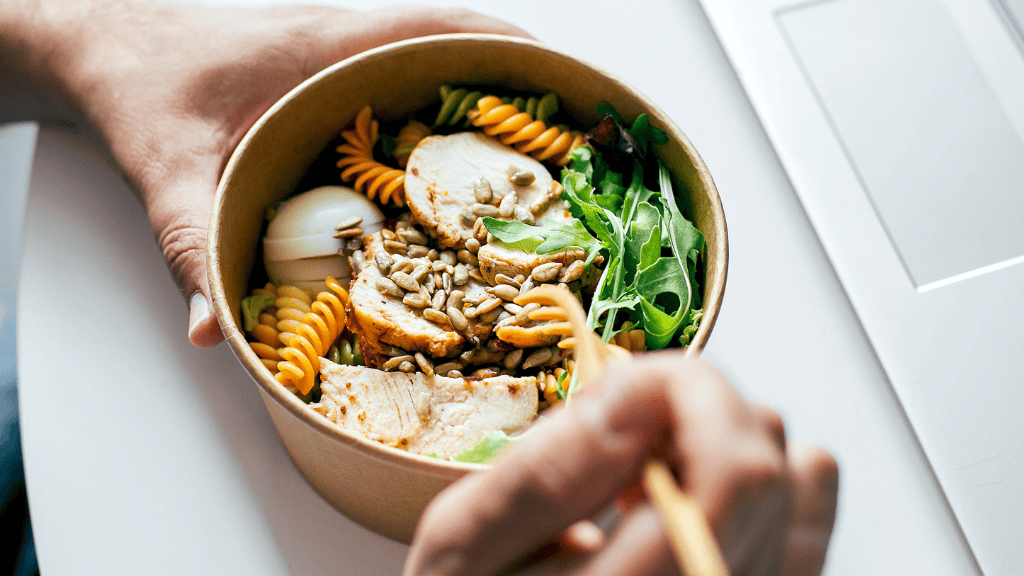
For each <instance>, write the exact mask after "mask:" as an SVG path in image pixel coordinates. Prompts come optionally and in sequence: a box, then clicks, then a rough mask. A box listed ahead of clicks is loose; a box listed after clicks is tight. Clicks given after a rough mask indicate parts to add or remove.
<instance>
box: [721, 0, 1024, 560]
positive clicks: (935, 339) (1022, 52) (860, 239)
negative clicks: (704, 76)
mask: <svg viewBox="0 0 1024 576" xmlns="http://www.w3.org/2000/svg"><path fill="white" fill-rule="evenodd" d="M701 2H702V4H703V6H704V9H705V12H706V13H707V15H708V18H709V19H710V21H711V23H712V25H713V27H714V28H715V31H716V33H717V35H718V37H719V39H720V40H721V42H722V44H723V46H724V48H725V51H726V53H727V54H728V56H729V58H730V60H731V62H732V65H733V66H734V68H735V69H736V72H737V75H738V76H739V79H740V81H741V82H742V84H743V86H744V88H745V90H746V92H747V94H748V95H749V97H750V99H751V102H752V104H753V106H754V108H755V110H756V112H757V114H758V116H759V117H760V120H761V122H762V124H763V125H764V128H765V130H766V132H767V134H768V136H769V138H770V139H771V142H772V145H773V146H774V147H775V150H776V152H777V153H778V156H779V158H780V160H781V162H782V164H783V166H784V167H785V169H786V171H787V173H788V175H789V178H790V180H791V181H792V183H793V186H794V188H795V190H796V192H797V195H798V196H799V198H800V201H801V203H802V204H803V206H804V208H805V210H806V212H807V214H808V216H809V218H810V220H811V222H812V224H813V226H814V228H815V230H816V232H817V234H818V236H819V237H820V239H821V242H822V244H823V245H824V247H825V250H826V252H827V254H828V256H829V259H830V260H831V262H832V264H833V266H834V268H835V270H836V272H837V274H838V276H839V279H840V281H841V282H842V284H843V287H844V288H845V290H846V292H847V294H848V295H849V298H850V301H851V302H852V304H853V307H854V309H855V310H856V313H857V315H858V317H859V319H860V321H861V323H862V324H863V326H864V329H865V331H866V333H867V335H868V338H869V339H870V341H871V344H872V346H873V347H874V349H875V351H876V353H877V355H878V357H879V359H880V361H881V363H882V366H883V367H884V369H885V371H886V373H887V375H888V377H889V380H890V382H891V383H892V386H893V388H894V390H895V392H896V394H897V396H898V398H899V400H900V403H901V404H902V406H903V408H904V410H905V412H906V414H907V416H908V418H909V420H910V422H911V424H912V426H913V428H914V431H915V433H916V434H917V436H918V439H919V441H920V443H921V445H922V447H923V449H924V451H925V453H926V455H927V457H928V460H929V462H930V463H931V466H932V468H933V469H934V472H935V475H936V477H937V478H938V480H939V483H940V485H941V487H942V490H943V493H944V494H945V496H946V498H947V500H948V502H949V505H950V507H951V509H952V510H953V513H954V515H955V516H956V519H957V521H958V523H959V525H960V528H961V530H962V532H963V534H964V536H965V538H966V540H967V542H968V544H969V546H970V547H971V550H972V552H973V553H974V556H975V558H976V560H977V562H978V565H979V566H980V567H981V569H982V570H983V571H984V573H985V574H986V575H988V576H1010V575H1017V574H1022V573H1024V34H1022V25H1024V0H701ZM865 552H866V553H867V552H868V551H865Z"/></svg>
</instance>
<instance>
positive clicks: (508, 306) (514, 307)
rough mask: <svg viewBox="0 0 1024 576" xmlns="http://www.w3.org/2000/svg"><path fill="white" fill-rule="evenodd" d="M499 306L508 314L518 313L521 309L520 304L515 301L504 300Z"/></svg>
mask: <svg viewBox="0 0 1024 576" xmlns="http://www.w3.org/2000/svg"><path fill="white" fill-rule="evenodd" d="M516 294H518V292H516ZM501 307H502V308H504V309H505V310H508V312H509V313H510V314H519V312H520V311H521V310H522V309H523V307H522V306H520V305H519V304H516V303H515V302H505V303H504V304H502V305H501Z"/></svg>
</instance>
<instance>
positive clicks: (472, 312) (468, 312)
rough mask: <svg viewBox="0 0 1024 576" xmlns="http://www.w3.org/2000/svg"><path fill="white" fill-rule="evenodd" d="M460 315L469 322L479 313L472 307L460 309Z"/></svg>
mask: <svg viewBox="0 0 1024 576" xmlns="http://www.w3.org/2000/svg"><path fill="white" fill-rule="evenodd" d="M462 313H463V314H464V315H465V316H466V318H469V319H471V320H472V319H473V318H476V317H477V316H479V315H480V311H479V310H477V309H476V307H474V306H466V307H465V308H463V309H462Z"/></svg>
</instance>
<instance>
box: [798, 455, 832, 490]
mask: <svg viewBox="0 0 1024 576" xmlns="http://www.w3.org/2000/svg"><path fill="white" fill-rule="evenodd" d="M805 451H806V453H805V455H804V458H805V462H806V463H807V467H808V469H809V471H810V476H811V481H812V482H813V483H814V485H815V486H816V487H818V488H830V489H834V488H835V486H836V485H837V484H838V482H839V463H838V462H837V461H836V458H835V456H833V455H832V454H831V453H830V452H829V451H827V450H825V449H824V448H822V447H821V446H818V445H810V446H807V447H806V448H805Z"/></svg>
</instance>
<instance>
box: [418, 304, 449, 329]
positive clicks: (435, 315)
mask: <svg viewBox="0 0 1024 576" xmlns="http://www.w3.org/2000/svg"><path fill="white" fill-rule="evenodd" d="M423 317H424V318H426V319H427V320H430V321H431V322H433V323H434V324H440V325H442V326H444V325H446V324H451V321H449V320H448V315H447V314H445V313H444V312H440V311H438V310H434V309H433V308H427V309H426V310H424V311H423Z"/></svg>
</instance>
